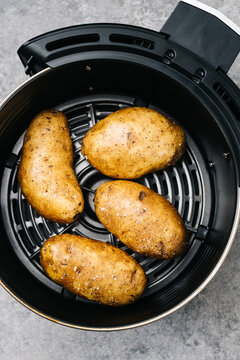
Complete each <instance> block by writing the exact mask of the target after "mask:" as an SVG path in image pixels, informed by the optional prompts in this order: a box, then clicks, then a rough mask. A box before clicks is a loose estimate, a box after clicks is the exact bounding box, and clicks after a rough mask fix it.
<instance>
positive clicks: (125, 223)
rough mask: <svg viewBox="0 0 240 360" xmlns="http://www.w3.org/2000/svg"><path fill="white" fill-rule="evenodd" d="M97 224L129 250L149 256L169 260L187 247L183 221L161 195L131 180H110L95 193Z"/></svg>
mask: <svg viewBox="0 0 240 360" xmlns="http://www.w3.org/2000/svg"><path fill="white" fill-rule="evenodd" d="M95 211H96V214H97V216H98V218H99V220H100V221H101V223H102V224H103V225H104V226H105V227H106V228H107V229H108V230H109V231H111V232H112V233H113V234H114V235H115V236H117V237H118V239H119V240H120V241H122V242H123V243H124V244H126V245H127V246H128V247H129V248H130V249H132V250H133V251H136V252H138V253H140V254H143V255H145V256H149V257H156V258H163V259H171V258H174V257H177V256H179V255H181V254H182V253H183V252H184V250H185V249H186V246H187V232H186V229H185V226H184V224H183V221H182V219H181V217H180V215H179V214H178V212H177V211H176V209H175V208H174V207H173V206H172V205H171V204H170V202H169V201H168V200H167V199H165V198H164V197H163V196H161V195H159V194H157V193H155V192H154V191H152V190H150V189H148V188H147V187H145V186H143V185H140V184H137V183H135V182H132V181H124V180H117V181H110V182H106V183H104V184H102V185H101V186H100V187H99V188H98V189H97V192H96V196H95Z"/></svg>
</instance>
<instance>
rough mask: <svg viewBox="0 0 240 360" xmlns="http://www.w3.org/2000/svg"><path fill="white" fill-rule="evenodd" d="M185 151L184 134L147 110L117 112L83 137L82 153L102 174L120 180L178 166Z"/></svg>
mask: <svg viewBox="0 0 240 360" xmlns="http://www.w3.org/2000/svg"><path fill="white" fill-rule="evenodd" d="M184 150H185V134H184V132H183V130H182V129H181V128H180V126H178V125H177V124H175V123H174V122H173V121H172V120H170V119H167V118H166V117H165V116H163V115H161V114H159V113H158V112H157V111H155V110H152V109H148V108H144V107H131V108H125V109H121V110H118V111H116V112H114V113H112V114H110V115H109V116H107V117H106V118H105V119H103V120H100V121H99V122H98V123H97V124H96V125H94V126H93V127H92V128H91V129H90V130H89V131H88V132H87V134H86V135H85V136H84V138H83V143H82V148H81V152H82V154H83V155H84V156H85V157H86V158H87V160H88V161H89V162H90V164H91V165H92V166H94V167H95V168H96V169H98V170H99V171H100V172H101V173H103V174H105V175H107V176H110V177H113V178H119V179H136V178H139V177H140V176H142V175H144V174H146V173H148V172H153V171H156V170H160V169H164V168H166V167H167V166H169V165H173V164H175V163H176V162H177V161H178V160H179V159H180V158H181V156H182V155H183V152H184Z"/></svg>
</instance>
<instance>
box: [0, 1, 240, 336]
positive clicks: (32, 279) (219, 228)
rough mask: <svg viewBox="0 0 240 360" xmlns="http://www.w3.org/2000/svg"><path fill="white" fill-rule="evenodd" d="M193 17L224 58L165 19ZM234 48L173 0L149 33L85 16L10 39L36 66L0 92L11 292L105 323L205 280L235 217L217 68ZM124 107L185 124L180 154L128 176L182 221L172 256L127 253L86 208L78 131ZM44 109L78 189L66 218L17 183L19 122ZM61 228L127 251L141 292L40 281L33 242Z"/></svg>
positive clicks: (233, 110) (39, 307) (92, 178)
mask: <svg viewBox="0 0 240 360" xmlns="http://www.w3.org/2000/svg"><path fill="white" fill-rule="evenodd" d="M203 16H204V17H203ZM205 17H206V18H207V19H208V21H206V22H204V23H207V24H209V23H211V24H212V26H214V27H213V28H214V29H215V30H217V33H218V34H221V38H223V39H228V41H227V40H226V41H225V40H224V42H225V46H226V47H228V44H229V43H230V42H231V49H232V50H231V56H230V55H229V54H227V55H226V54H224V56H222V54H219V45H217V44H215V43H214V44H212V42H211V39H209V38H208V39H206V41H207V44H209V49H210V50H211V51H210V53H211V56H209V57H206V58H204V60H203V58H202V56H203V54H202V53H201V51H200V49H198V48H196V47H195V48H193V47H194V46H195V42H194V41H192V44H191V46H190V45H189V42H188V43H186V46H184V43H183V44H182V43H181V42H180V40H179V41H178V38H177V36H178V34H179V36H180V34H181V36H183V35H182V33H183V32H184V31H183V32H181V31H179V32H177V31H176V29H177V28H174V26H180V25H179V21H177V20H176V19H177V18H181V19H182V21H181V23H184V24H185V27H184V28H185V29H187V31H188V32H189V26H193V24H194V26H195V29H196V28H198V21H199V24H200V23H201V24H202V23H203V19H205ZM191 19H194V22H193V23H192V20H191ZM190 20H191V21H190ZM210 20H211V21H210ZM174 24H175V25H174ZM213 24H214V25H213ZM200 28H201V26H199V31H197V33H198V36H200V37H201V36H202V34H201V31H200ZM190 33H191V32H190ZM171 34H173V35H171ZM205 35H206V33H205ZM171 38H173V39H171ZM193 38H194V36H193ZM198 43H199V42H198ZM205 44H206V43H205ZM210 44H211V47H210ZM239 47H240V44H239V38H238V36H237V35H236V34H235V32H233V31H232V30H231V29H229V28H228V27H227V26H226V25H224V24H223V23H222V22H220V20H218V19H217V18H215V17H214V16H212V15H210V14H207V13H205V12H202V10H199V9H196V8H194V7H192V6H190V5H187V4H186V3H179V5H178V7H177V8H176V10H175V11H174V12H173V14H172V15H171V17H170V18H169V20H168V21H167V23H166V24H165V26H164V27H163V29H162V32H161V33H160V34H158V33H156V32H153V31H150V30H146V29H142V28H137V27H132V26H124V25H113V24H99V25H86V26H76V27H71V28H66V29H60V30H57V31H54V32H50V33H48V34H44V35H41V36H39V37H37V38H35V39H32V40H30V41H29V42H27V43H26V44H24V45H23V46H22V47H21V48H20V50H19V56H20V58H21V60H22V62H23V63H24V65H25V69H26V72H27V73H29V74H31V75H33V74H35V73H36V75H34V76H32V77H31V78H30V79H29V80H28V81H27V82H26V83H24V84H23V85H22V86H21V87H20V88H19V89H17V90H16V91H15V92H14V93H13V94H11V95H10V96H9V97H8V98H7V99H6V101H5V102H4V103H3V105H2V108H1V112H0V136H1V147H2V148H1V151H2V154H4V156H3V157H2V159H1V179H2V183H1V227H0V234H1V242H0V247H1V251H0V276H1V282H2V285H3V286H4V287H5V288H6V289H7V290H8V291H9V292H10V293H12V294H13V296H15V297H16V298H17V299H18V300H20V301H21V302H22V303H23V304H25V305H26V306H28V307H29V308H30V309H32V310H34V311H36V312H37V313H39V314H41V315H44V316H45V317H47V318H50V319H52V320H54V321H57V322H60V323H63V324H67V325H69V326H75V327H78V328H84V329H92V330H110V329H122V328H128V327H133V326H137V325H140V324H143V323H148V322H151V321H153V320H155V319H157V318H160V317H162V316H164V315H166V314H168V313H170V312H172V311H174V310H176V309H177V308H178V307H180V306H181V305H182V304H184V303H186V302H187V301H188V300H189V299H190V298H192V297H193V296H194V295H196V293H198V292H199V291H200V290H201V288H203V287H204V286H205V284H206V283H207V282H208V281H209V280H210V279H211V278H212V276H213V275H214V274H215V272H216V271H217V270H218V268H219V266H220V265H221V263H222V261H223V259H224V258H225V256H226V254H227V252H228V250H229V248H230V246H231V243H232V241H233V238H234V235H235V232H236V228H237V224H238V217H239V164H240V159H239V157H240V144H239V138H240V137H239V135H240V131H239V118H240V116H239V108H238V103H239V90H238V89H237V88H236V86H235V85H234V84H233V83H232V82H231V81H230V80H229V79H228V78H227V77H226V75H225V74H224V71H227V70H228V68H229V66H230V65H231V63H232V62H233V60H234V58H235V56H236V54H237V52H238V51H239ZM193 51H194V52H195V54H193V53H192V52H193ZM214 51H215V52H216V53H215V56H214ZM214 59H215V60H216V61H215V60H214ZM220 67H221V68H220ZM38 71H39V72H38ZM133 105H136V106H148V107H150V108H153V109H156V110H157V111H159V112H161V113H163V114H165V115H167V116H169V117H171V118H172V119H174V120H175V121H176V122H177V123H179V124H180V125H181V126H182V127H183V128H184V130H185V131H186V134H187V144H188V146H187V150H186V153H185V155H184V157H183V159H182V160H180V161H179V162H178V163H177V164H176V166H174V167H170V168H168V169H166V170H164V171H159V172H156V173H154V174H147V175H146V176H144V177H142V178H140V179H138V180H137V181H138V182H140V183H142V184H144V185H146V186H148V187H150V188H151V189H153V190H154V191H156V192H158V193H160V194H162V195H164V196H165V197H166V198H168V199H169V200H170V201H171V202H172V203H173V204H174V206H175V207H176V208H177V209H178V211H179V212H180V214H181V216H182V217H183V219H184V222H185V224H186V226H187V229H188V231H189V235H190V245H189V248H188V251H187V252H186V254H184V255H183V256H182V257H181V258H178V259H175V260H170V261H163V260H159V259H150V258H146V257H143V256H141V255H139V254H136V253H133V252H132V251H131V250H130V249H128V248H127V247H126V246H125V245H123V244H122V243H120V242H119V240H118V239H116V238H115V237H114V236H113V235H112V234H110V233H109V232H108V231H107V230H106V229H105V228H104V227H103V226H102V225H101V223H100V222H99V221H98V219H97V217H96V215H95V212H94V204H93V199H94V191H95V190H96V188H97V187H98V186H99V185H100V184H101V183H103V182H105V181H109V178H107V177H106V176H104V175H102V174H100V173H99V172H98V171H97V170H96V169H93V168H92V167H91V166H90V164H89V163H88V162H87V160H85V159H84V158H83V157H82V155H81V153H80V149H81V141H82V138H83V136H84V134H85V133H86V132H87V131H88V130H89V129H90V128H91V127H92V126H93V125H94V123H95V122H97V121H99V120H100V119H102V118H104V117H105V116H107V115H108V114H110V113H111V112H113V111H115V110H118V109H120V108H123V107H127V106H133ZM45 108H56V109H58V110H61V111H63V112H64V113H65V114H66V115H67V117H68V120H69V128H70V131H71V135H72V140H73V145H74V165H75V172H76V175H77V177H78V180H79V183H80V185H81V186H82V189H83V192H84V198H85V203H86V205H85V210H84V213H83V214H82V215H81V217H80V219H79V220H77V221H76V222H74V223H73V224H69V225H62V224H56V223H53V222H51V221H48V220H46V219H44V218H43V217H41V216H40V215H39V214H37V213H36V212H35V210H34V209H33V208H32V207H31V206H30V205H29V204H28V203H27V202H26V200H25V198H24V196H23V195H22V193H21V190H20V189H19V186H18V182H17V170H18V166H19V163H20V156H21V147H22V142H23V136H24V133H25V130H26V129H27V127H28V125H29V123H30V121H31V119H32V117H33V116H34V115H36V114H37V113H38V112H39V111H40V110H42V109H45ZM63 232H66V233H75V234H80V235H84V236H87V237H90V238H93V239H98V240H102V241H106V242H110V243H112V244H114V245H116V246H119V247H120V248H122V249H124V250H125V251H127V252H128V253H129V254H130V255H132V256H133V257H134V258H135V259H136V260H137V261H138V262H139V263H140V264H141V265H142V266H143V268H144V270H145V272H146V274H147V277H148V286H147V290H146V292H145V293H144V295H143V296H142V298H141V299H140V300H139V301H138V302H136V303H135V304H132V305H129V306H124V307H119V308H117V307H108V306H103V305H99V304H96V303H94V302H90V301H88V300H86V299H82V298H80V297H76V296H75V295H73V294H71V293H69V292H68V291H66V290H64V289H63V288H61V287H60V286H59V285H57V284H55V283H53V282H52V281H51V280H50V279H48V278H47V277H46V275H45V274H44V273H43V270H42V268H41V266H40V263H39V250H40V247H41V245H42V244H43V242H44V241H45V240H46V239H47V238H48V237H50V236H53V235H54V234H59V233H63Z"/></svg>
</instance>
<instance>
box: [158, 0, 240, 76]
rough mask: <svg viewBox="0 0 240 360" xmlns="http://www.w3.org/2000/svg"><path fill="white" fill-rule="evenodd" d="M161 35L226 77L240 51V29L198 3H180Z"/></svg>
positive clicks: (216, 12)
mask: <svg viewBox="0 0 240 360" xmlns="http://www.w3.org/2000/svg"><path fill="white" fill-rule="evenodd" d="M193 4H194V5H193ZM208 11H211V13H210V12H208ZM224 20H225V22H224ZM160 33H161V34H162V35H165V36H166V37H168V38H169V39H170V40H171V41H172V42H174V43H176V44H178V45H180V46H182V47H184V48H185V49H187V50H189V51H191V52H193V53H195V54H196V55H198V56H200V57H201V58H202V59H204V60H205V61H206V62H207V63H209V64H210V65H212V66H213V67H214V68H215V69H216V70H217V69H219V68H221V70H222V71H223V72H225V73H227V72H228V70H229V68H230V67H231V65H232V63H233V61H234V60H235V58H236V56H237V55H238V53H239V51H240V29H239V28H238V26H237V25H235V24H233V23H232V22H231V21H230V20H229V19H227V17H225V16H224V15H222V14H221V13H220V12H218V11H216V10H214V9H212V8H210V7H208V6H206V5H204V4H202V3H200V2H199V1H189V2H188V3H187V2H183V1H180V2H179V3H178V5H177V7H176V8H175V10H174V11H173V12H172V14H171V15H170V17H169V18H168V20H167V21H166V23H165V24H164V25H163V27H162V29H161V31H160Z"/></svg>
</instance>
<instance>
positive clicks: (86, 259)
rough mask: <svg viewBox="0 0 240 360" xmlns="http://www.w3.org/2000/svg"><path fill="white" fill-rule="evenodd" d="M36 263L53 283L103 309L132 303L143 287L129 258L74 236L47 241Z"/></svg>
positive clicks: (143, 278)
mask: <svg viewBox="0 0 240 360" xmlns="http://www.w3.org/2000/svg"><path fill="white" fill-rule="evenodd" d="M40 260H41V265H42V267H43V269H44V271H45V272H46V274H47V275H48V276H49V277H50V278H51V279H52V280H53V281H55V282H56V283H58V284H60V285H62V286H63V287H65V288H66V289H67V290H69V291H71V292H72V293H74V294H76V295H80V296H83V297H85V298H87V299H89V300H95V301H98V302H100V303H102V304H106V305H114V306H118V305H126V304H129V303H132V302H133V301H135V300H137V299H138V298H139V296H140V295H141V294H142V293H143V291H144V289H145V286H146V275H145V273H144V271H143V269H142V267H141V266H140V265H139V264H138V263H137V261H136V260H134V259H133V258H132V257H131V256H130V255H128V254H127V253H125V252H124V251H122V250H121V249H118V248H117V247H115V246H112V245H110V244H106V243H103V242H101V241H97V240H92V239H88V238H85V237H82V236H78V235H72V234H62V235H56V236H53V237H51V238H49V239H48V240H47V241H46V242H45V243H44V245H43V247H42V248H41V253H40Z"/></svg>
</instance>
